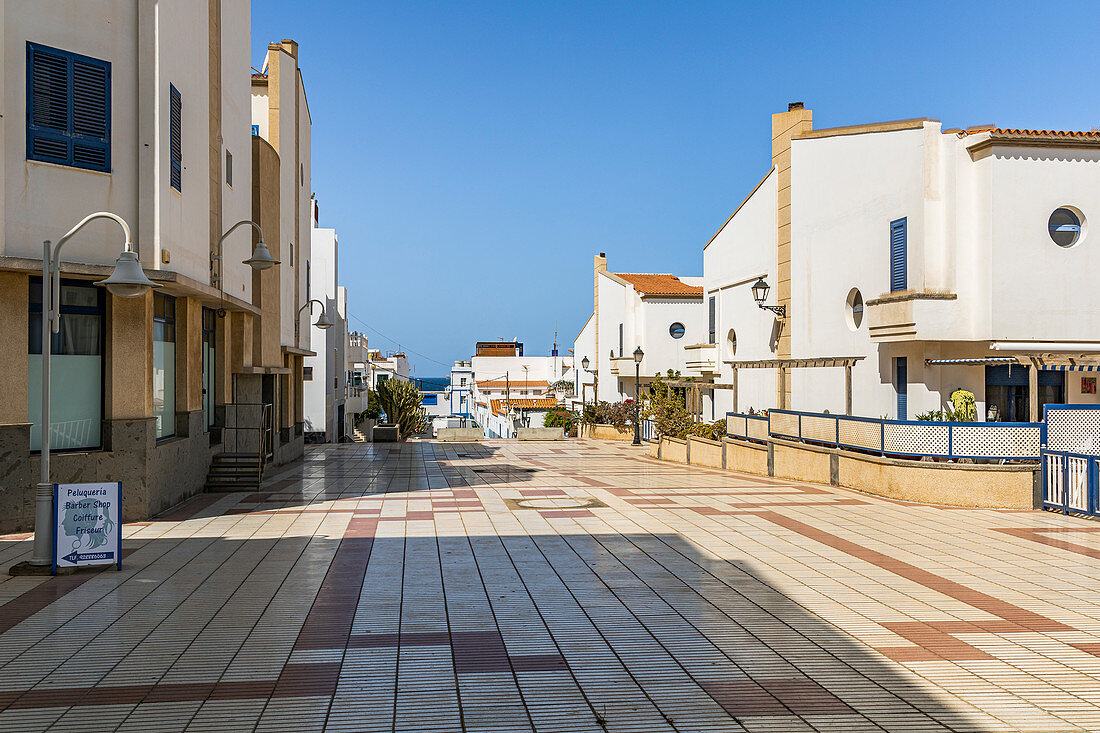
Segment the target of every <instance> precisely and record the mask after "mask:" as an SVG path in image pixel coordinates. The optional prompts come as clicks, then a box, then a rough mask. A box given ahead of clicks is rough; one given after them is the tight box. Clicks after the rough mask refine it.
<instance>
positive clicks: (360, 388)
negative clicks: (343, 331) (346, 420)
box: [344, 331, 371, 422]
mask: <svg viewBox="0 0 1100 733" xmlns="http://www.w3.org/2000/svg"><path fill="white" fill-rule="evenodd" d="M368 351H369V348H368V340H367V337H366V335H365V334H362V333H359V332H356V331H352V332H350V333H348V345H347V371H348V376H347V396H346V397H345V400H344V406H345V409H346V411H347V413H348V414H349V415H350V416H351V420H352V421H353V422H354V420H355V416H356V415H358V414H359V413H360V412H363V411H364V410H366V409H367V391H368V390H369V389H370V385H371V378H370V372H371V368H370V358H369V357H368V355H367V354H368Z"/></svg>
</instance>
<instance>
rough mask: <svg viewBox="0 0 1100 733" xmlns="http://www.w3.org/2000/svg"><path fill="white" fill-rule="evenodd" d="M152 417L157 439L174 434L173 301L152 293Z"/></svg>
mask: <svg viewBox="0 0 1100 733" xmlns="http://www.w3.org/2000/svg"><path fill="white" fill-rule="evenodd" d="M153 417H155V418H156V419H157V438H158V439H160V438H168V437H171V436H173V435H175V434H176V299H175V298H173V297H171V296H169V295H161V294H160V293H154V294H153Z"/></svg>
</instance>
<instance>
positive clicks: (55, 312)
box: [43, 211, 134, 333]
mask: <svg viewBox="0 0 1100 733" xmlns="http://www.w3.org/2000/svg"><path fill="white" fill-rule="evenodd" d="M96 219H111V220H112V221H115V222H117V223H118V225H119V226H120V227H122V234H123V236H124V237H125V238H126V243H125V245H124V246H123V251H124V252H133V251H134V242H133V239H132V238H131V237H130V225H129V224H127V223H126V220H125V219H123V218H122V217H121V216H119V215H118V214H114V213H111V212H110V211H97V212H95V213H92V214H88V215H87V216H86V217H84V218H83V219H81V220H80V221H78V222H77V223H76V226H74V227H73V228H72V229H70V230H69V231H67V232H65V233H64V234H63V235H61V239H59V240H57V243H56V244H55V245H54V246H53V255H52V256H51V257H50V263H49V265H50V272H51V278H50V279H51V280H52V281H53V282H52V283H51V287H50V300H51V302H50V303H49V304H45V303H43V306H45V307H46V311H47V313H48V317H49V319H50V327H51V329H52V330H53V332H54V333H57V332H58V331H60V330H61V309H60V307H59V305H60V303H61V248H62V247H63V246H64V245H65V243H66V242H68V241H69V240H70V239H72V237H73V235H74V234H76V233H77V232H78V231H80V230H81V229H83V228H84V226H85V225H86V224H88V223H89V222H91V221H94V220H96ZM46 250H47V251H48V250H49V243H48V242H47V246H46Z"/></svg>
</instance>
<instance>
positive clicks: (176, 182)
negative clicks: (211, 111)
mask: <svg viewBox="0 0 1100 733" xmlns="http://www.w3.org/2000/svg"><path fill="white" fill-rule="evenodd" d="M168 91H169V96H170V101H169V107H170V109H169V112H168V132H169V136H170V140H169V157H170V158H171V162H172V171H171V176H172V179H171V183H172V188H174V189H176V190H177V191H183V97H181V96H180V90H179V89H176V87H175V86H174V85H172V84H169V85H168Z"/></svg>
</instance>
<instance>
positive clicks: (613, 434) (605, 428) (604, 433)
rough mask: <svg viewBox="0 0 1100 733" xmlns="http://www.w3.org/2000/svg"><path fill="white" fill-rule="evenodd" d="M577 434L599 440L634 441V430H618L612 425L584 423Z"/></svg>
mask: <svg viewBox="0 0 1100 733" xmlns="http://www.w3.org/2000/svg"><path fill="white" fill-rule="evenodd" d="M577 434H578V435H579V436H580V437H582V438H596V439H598V440H634V428H629V429H627V430H616V429H615V428H614V427H613V426H611V425H589V424H587V423H582V424H581V426H580V428H579V429H578V433H577Z"/></svg>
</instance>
